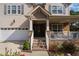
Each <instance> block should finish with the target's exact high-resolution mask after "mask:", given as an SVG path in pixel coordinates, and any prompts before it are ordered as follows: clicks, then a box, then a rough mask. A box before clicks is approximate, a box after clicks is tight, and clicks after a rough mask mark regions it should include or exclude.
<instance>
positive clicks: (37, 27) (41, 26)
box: [33, 23, 46, 37]
mask: <svg viewBox="0 0 79 59" xmlns="http://www.w3.org/2000/svg"><path fill="white" fill-rule="evenodd" d="M33 30H34V37H45V30H46V24H45V23H36V24H33Z"/></svg>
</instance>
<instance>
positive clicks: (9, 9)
mask: <svg viewBox="0 0 79 59" xmlns="http://www.w3.org/2000/svg"><path fill="white" fill-rule="evenodd" d="M8 14H10V6H8Z"/></svg>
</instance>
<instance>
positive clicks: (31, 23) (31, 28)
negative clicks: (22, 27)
mask: <svg viewBox="0 0 79 59" xmlns="http://www.w3.org/2000/svg"><path fill="white" fill-rule="evenodd" d="M29 22H30V29H29V30H30V31H31V33H32V34H31V43H30V44H31V50H32V46H33V21H32V20H31V19H30V20H29Z"/></svg>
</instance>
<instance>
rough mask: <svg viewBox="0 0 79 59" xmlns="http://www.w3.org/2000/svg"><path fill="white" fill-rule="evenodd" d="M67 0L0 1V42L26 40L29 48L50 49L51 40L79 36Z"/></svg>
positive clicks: (76, 19)
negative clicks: (64, 0) (45, 0)
mask: <svg viewBox="0 0 79 59" xmlns="http://www.w3.org/2000/svg"><path fill="white" fill-rule="evenodd" d="M70 5H71V4H70V3H23V4H22V3H7V4H6V3H2V4H0V41H1V42H3V41H9V40H10V41H13V40H17V41H19V40H29V41H30V48H31V50H35V49H36V50H41V49H43V50H44V49H46V50H49V45H50V43H54V41H57V40H58V41H63V40H69V39H70V40H73V39H79V32H78V30H75V31H74V30H72V29H71V23H73V22H77V21H79V16H78V15H70Z"/></svg>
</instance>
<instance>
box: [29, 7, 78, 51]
mask: <svg viewBox="0 0 79 59" xmlns="http://www.w3.org/2000/svg"><path fill="white" fill-rule="evenodd" d="M28 19H29V32H30V33H31V35H30V39H29V40H30V44H31V45H30V46H31V50H33V43H34V39H35V36H40V38H41V37H42V36H44V40H45V43H46V50H49V44H50V42H49V41H50V40H52V41H53V40H75V39H79V32H78V31H71V30H70V25H71V23H72V22H76V21H78V19H79V17H78V16H51V15H50V13H49V12H47V11H46V10H44V9H43V8H42V7H40V6H38V7H37V8H36V9H34V10H33V11H32V12H31V14H30V16H29V17H28ZM42 23H43V24H42ZM43 25H44V27H43ZM35 33H37V34H35Z"/></svg>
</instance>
